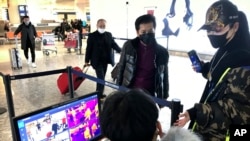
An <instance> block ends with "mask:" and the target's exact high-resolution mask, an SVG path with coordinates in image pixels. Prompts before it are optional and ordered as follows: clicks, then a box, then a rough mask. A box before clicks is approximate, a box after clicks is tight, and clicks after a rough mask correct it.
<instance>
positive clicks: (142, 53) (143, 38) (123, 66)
mask: <svg viewBox="0 0 250 141" xmlns="http://www.w3.org/2000/svg"><path fill="white" fill-rule="evenodd" d="M155 28H156V21H155V17H154V16H153V15H150V14H146V15H142V16H140V17H138V18H137V19H136V21H135V29H136V33H137V37H136V38H134V39H132V40H128V41H127V42H126V43H124V45H123V48H122V52H121V57H120V61H119V66H118V76H117V84H118V85H122V86H125V87H128V88H141V89H144V90H146V91H148V92H149V93H150V94H151V95H152V96H155V97H158V98H162V99H167V98H168V96H169V94H168V90H169V83H168V59H169V53H168V51H167V49H166V48H164V47H162V46H161V45H159V44H157V42H156V39H155Z"/></svg>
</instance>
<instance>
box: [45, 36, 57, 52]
mask: <svg viewBox="0 0 250 141" xmlns="http://www.w3.org/2000/svg"><path fill="white" fill-rule="evenodd" d="M42 46H43V54H45V55H46V56H49V54H50V52H52V53H54V52H55V53H56V54H57V48H56V46H55V35H54V34H43V35H42Z"/></svg>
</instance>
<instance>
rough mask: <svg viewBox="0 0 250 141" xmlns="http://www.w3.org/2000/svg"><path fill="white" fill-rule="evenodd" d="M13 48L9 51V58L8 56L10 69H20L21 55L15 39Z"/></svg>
mask: <svg viewBox="0 0 250 141" xmlns="http://www.w3.org/2000/svg"><path fill="white" fill-rule="evenodd" d="M15 44H16V47H15V48H10V49H9V56H10V63H11V68H12V69H22V58H21V54H20V52H19V49H18V42H17V39H15Z"/></svg>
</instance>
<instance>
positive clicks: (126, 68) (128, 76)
mask: <svg viewBox="0 0 250 141" xmlns="http://www.w3.org/2000/svg"><path fill="white" fill-rule="evenodd" d="M139 42H140V40H139V38H138V37H137V38H135V39H132V40H128V41H127V42H126V43H125V44H124V46H123V48H122V52H121V58H120V62H119V67H118V76H117V84H118V85H122V86H125V87H129V85H130V84H131V82H132V81H133V78H134V76H135V72H136V61H137V49H138V46H139ZM168 60H169V54H168V51H167V49H166V48H164V47H162V46H160V45H158V44H157V46H156V47H155V60H154V63H155V67H156V71H155V93H156V94H157V97H158V98H162V99H167V98H168V96H169V94H168V91H169V81H168Z"/></svg>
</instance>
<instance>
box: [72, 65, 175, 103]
mask: <svg viewBox="0 0 250 141" xmlns="http://www.w3.org/2000/svg"><path fill="white" fill-rule="evenodd" d="M72 73H74V74H76V75H78V76H80V77H84V78H87V79H89V80H92V81H95V82H97V83H100V84H102V85H105V86H108V87H111V88H113V89H117V90H121V91H128V90H129V88H127V87H124V86H118V85H116V84H114V83H111V82H108V81H105V80H102V79H99V78H96V77H93V76H91V75H88V74H86V73H82V72H79V71H76V70H73V69H72ZM151 97H152V98H153V100H154V101H155V102H156V103H157V104H159V105H162V106H167V107H170V108H171V106H172V102H171V101H166V100H163V99H160V98H157V97H154V96H151ZM176 101H177V100H176Z"/></svg>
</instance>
